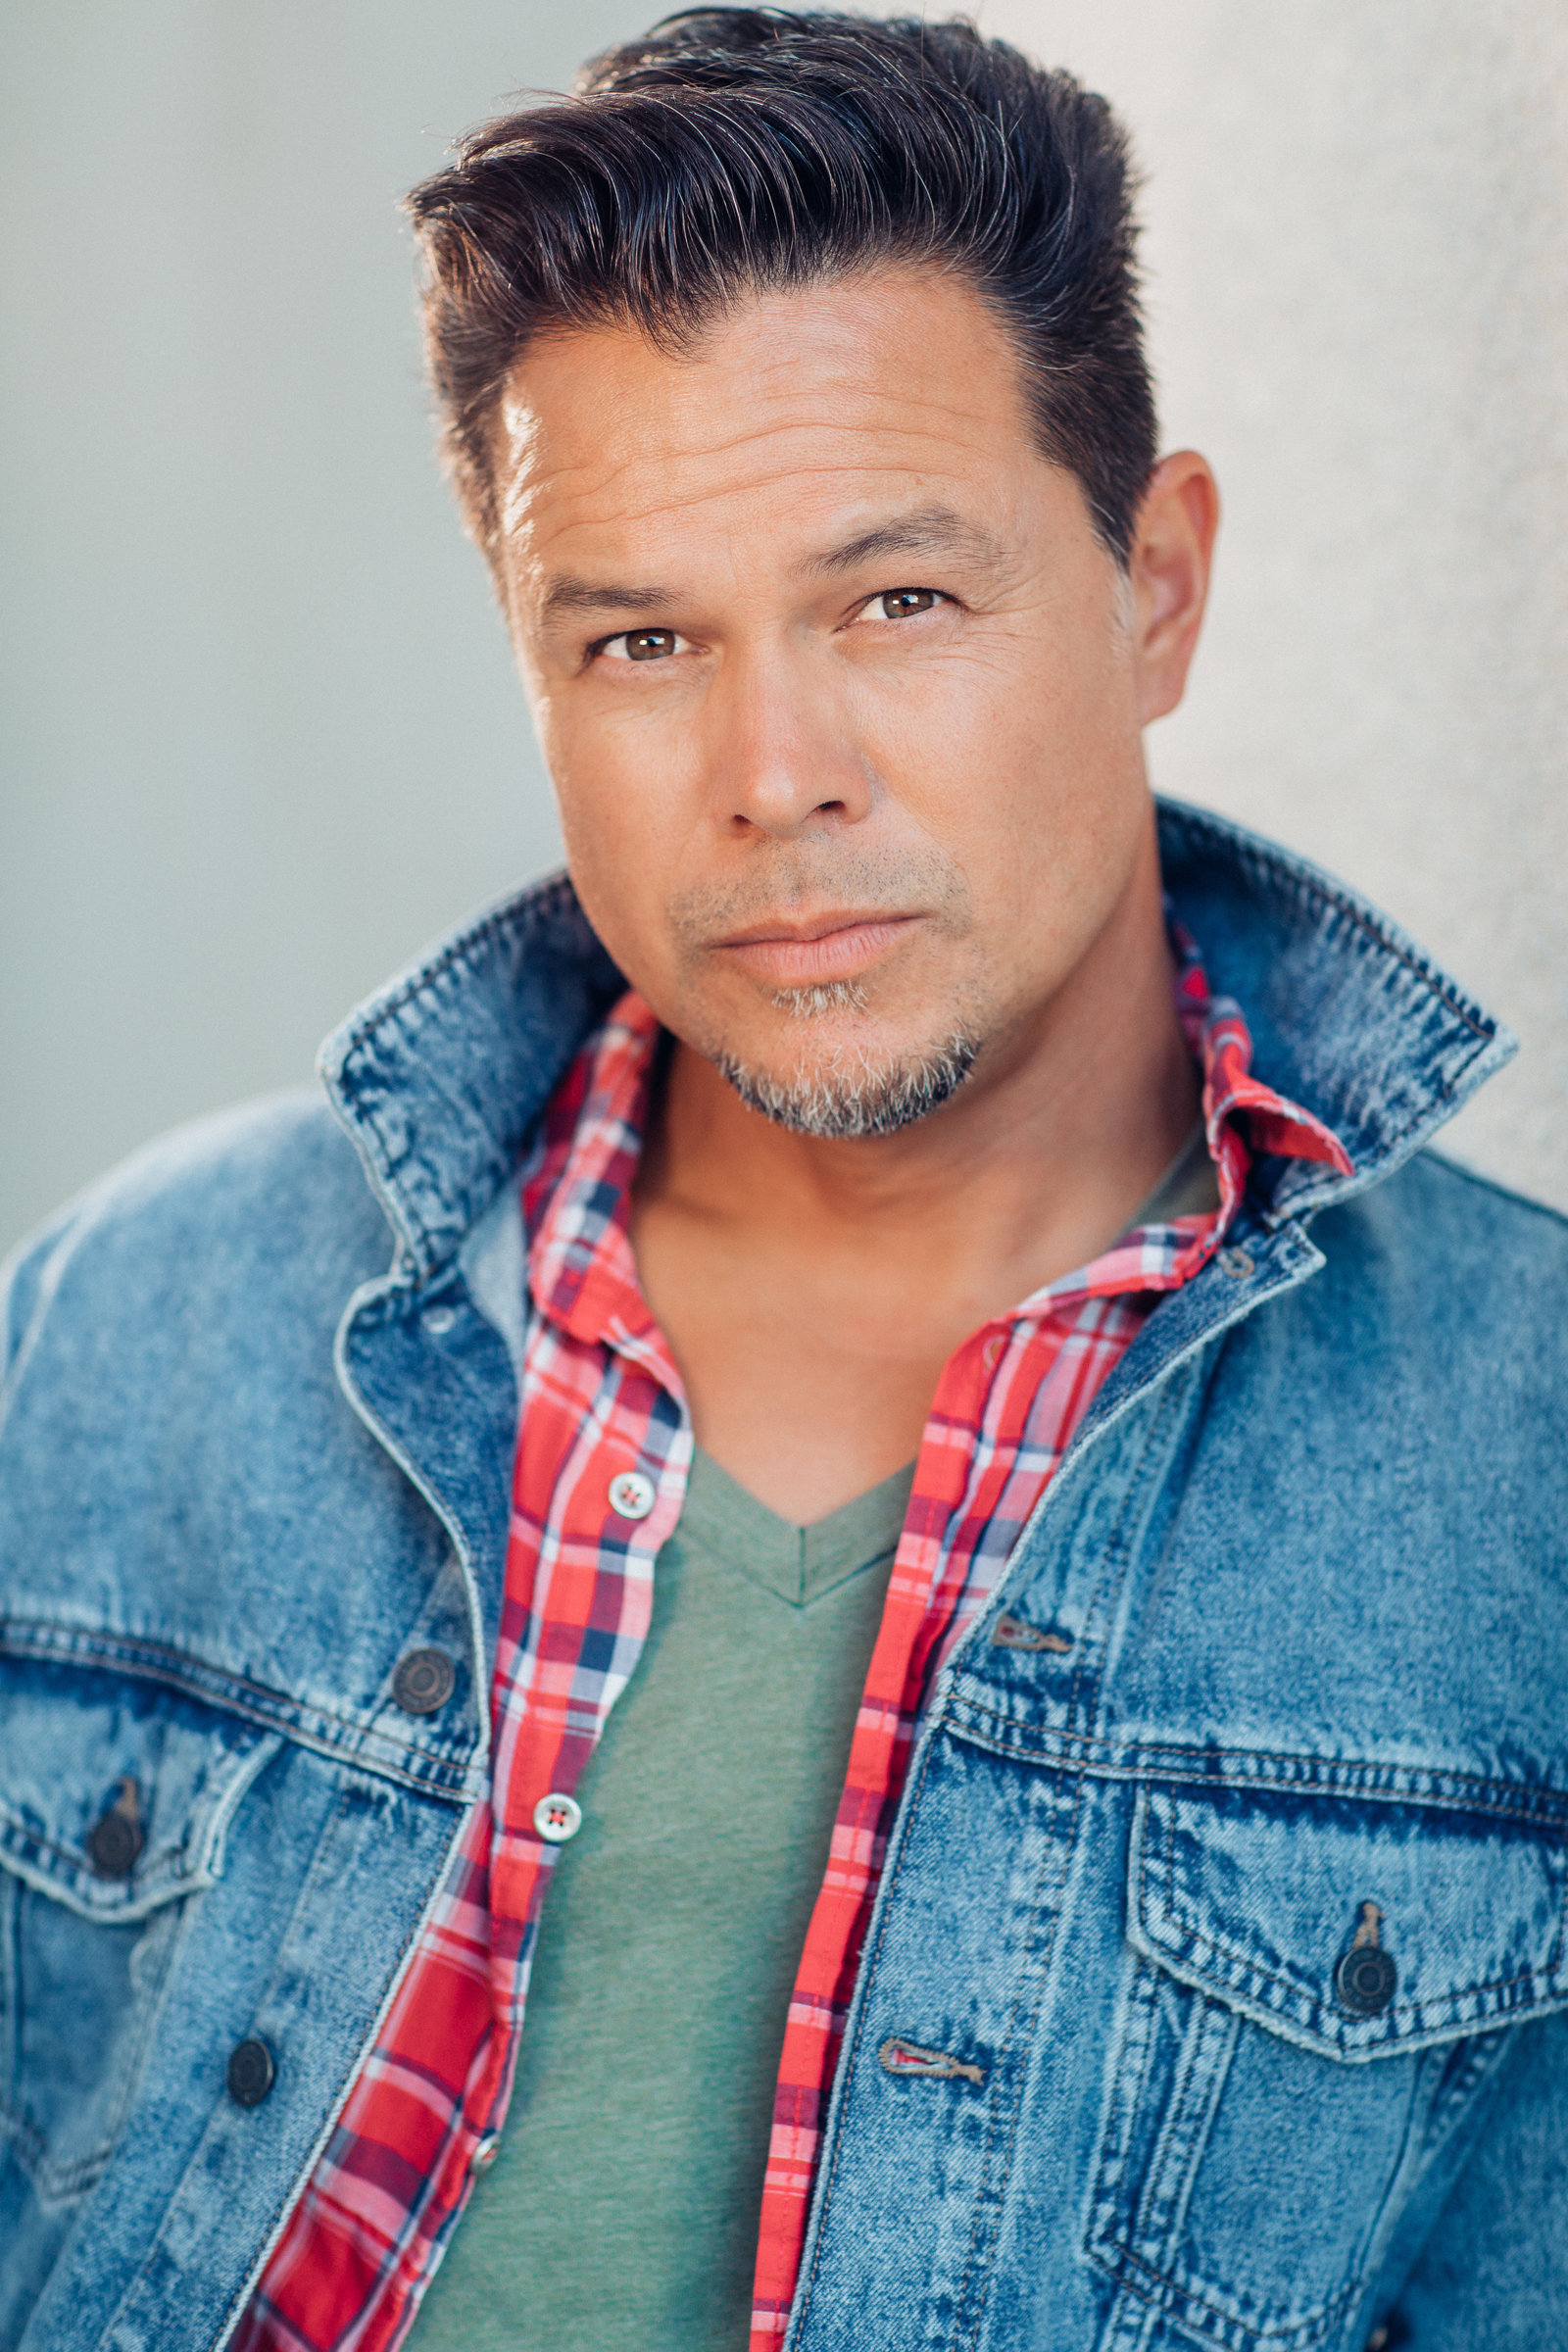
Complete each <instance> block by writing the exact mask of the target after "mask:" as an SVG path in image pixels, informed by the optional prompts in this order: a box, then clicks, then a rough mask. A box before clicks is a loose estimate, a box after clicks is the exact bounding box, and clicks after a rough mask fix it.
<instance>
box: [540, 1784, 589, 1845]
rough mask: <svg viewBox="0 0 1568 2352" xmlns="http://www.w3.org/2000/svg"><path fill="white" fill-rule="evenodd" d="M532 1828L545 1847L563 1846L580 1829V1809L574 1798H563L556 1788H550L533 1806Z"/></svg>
mask: <svg viewBox="0 0 1568 2352" xmlns="http://www.w3.org/2000/svg"><path fill="white" fill-rule="evenodd" d="M533 1826H534V1828H535V1829H536V1830H537V1831H538V1833H539V1835H540V1837H541V1838H543V1839H544V1841H545V1843H546V1845H564V1844H565V1842H566V1839H567V1838H575V1837H576V1835H577V1832H578V1831H579V1830H580V1829H581V1828H582V1807H581V1805H579V1804H578V1802H577V1799H576V1798H575V1797H574V1796H563V1795H562V1793H561V1791H560V1790H559V1789H551V1791H550V1794H549V1795H548V1796H542V1797H541V1798H540V1799H539V1802H538V1803H537V1804H536V1805H535V1807H534V1809H533Z"/></svg>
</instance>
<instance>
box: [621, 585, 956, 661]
mask: <svg viewBox="0 0 1568 2352" xmlns="http://www.w3.org/2000/svg"><path fill="white" fill-rule="evenodd" d="M900 596H910V597H913V596H925V597H929V598H930V600H931V601H930V603H929V604H928V605H920V606H917V607H916V608H915V611H914V612H913V613H883V614H882V615H881V617H882V619H883V620H885V621H890V622H896V621H899V620H913V619H915V618H917V617H918V615H919V613H934V612H935V611H936V609H937V607H938V606H939V605H945V604H947V603H949V602H950V599H949V598H948V596H947V594H946V593H945V591H944V590H942V589H941V588H879V589H878V590H877V592H876V594H875V595H874V596H868V597H867V598H866V600H865V602H864V604H862V605H861V606H860V607H859V608H858V611H857V613H856V618H857V619H858V618H859V617H860V614H861V613H867V612H869V610H870V608H871V607H872V606H873V605H881V604H891V603H892V602H893V600H894V599H895V598H896V597H900ZM646 637H667V638H669V640H670V648H669V653H668V654H662V655H661V654H642V655H638V654H634V653H633V652H632V651H631V646H632V643H633V641H634V640H635V639H637V638H646ZM617 645H623V646H625V648H626V651H625V652H624V653H623V654H613V653H612V652H611V648H612V647H613V646H617ZM683 648H686V639H685V638H684V637H682V636H681V634H680V632H679V631H678V630H677V629H617V630H616V631H615V634H614V635H613V637H601V638H600V640H599V642H598V643H597V644H596V645H595V646H593V647H591V648H590V658H591V659H593V660H595V661H597V660H598V659H599V658H600V656H601V655H609V656H610V659H611V660H612V661H619V662H636V661H644V662H656V661H668V660H670V659H671V657H672V656H673V655H675V654H678V653H680V652H681V651H682V650H683ZM687 650H689V649H687Z"/></svg>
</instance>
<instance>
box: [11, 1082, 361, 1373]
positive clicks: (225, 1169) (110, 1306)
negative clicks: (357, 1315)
mask: <svg viewBox="0 0 1568 2352" xmlns="http://www.w3.org/2000/svg"><path fill="white" fill-rule="evenodd" d="M390 1254H391V1233H390V1228H389V1226H388V1223H387V1220H386V1218H385V1216H384V1215H383V1213H382V1211H381V1209H380V1207H379V1205H378V1203H377V1201H376V1200H375V1197H374V1195H373V1194H372V1193H371V1191H370V1189H369V1187H368V1183H367V1181H366V1176H365V1172H364V1169H363V1168H362V1166H361V1164H360V1161H359V1158H358V1155H357V1153H356V1152H355V1150H354V1147H353V1145H352V1144H351V1143H350V1142H349V1140H348V1138H347V1136H345V1135H344V1133H343V1131H342V1129H341V1128H340V1127H339V1126H338V1124H337V1121H336V1120H335V1119H334V1118H333V1116H332V1113H331V1111H330V1109H329V1108H328V1106H327V1105H326V1103H324V1102H323V1101H322V1100H321V1098H320V1097H319V1095H316V1094H312V1093H308V1092H306V1091H304V1090H301V1091H299V1092H297V1093H290V1094H286V1095H278V1096H272V1097H269V1098H267V1099H265V1100H263V1101H260V1102H256V1103H244V1104H241V1105H240V1106H239V1107H238V1108H236V1109H232V1110H226V1111H221V1112H218V1113H215V1114H214V1115H212V1116H210V1117H207V1118H202V1119H198V1120H195V1121H193V1122H192V1123H191V1124H189V1125H188V1126H183V1127H179V1128H176V1129H174V1130H173V1131H172V1133H171V1134H168V1135H166V1136H162V1137H160V1138H159V1139H158V1140H157V1141H156V1142H154V1143H152V1144H149V1145H147V1146H146V1147H145V1148H144V1149H143V1150H141V1151H139V1152H135V1153H134V1154H133V1155H132V1156H131V1157H130V1158H128V1159H126V1160H124V1161H123V1162H122V1163H121V1165H120V1166H118V1167H116V1168H113V1169H111V1170H110V1172H109V1173H108V1174H107V1175H106V1176H103V1177H101V1178H99V1179H98V1180H97V1182H96V1183H94V1184H92V1185H91V1186H89V1187H88V1188H87V1190H86V1191H85V1192H83V1193H81V1194H79V1195H78V1196H77V1197H76V1199H75V1200H73V1201H70V1202H68V1203H67V1204H66V1206H65V1207H63V1208H62V1209H60V1210H59V1211H58V1212H57V1213H56V1215H55V1216H54V1217H52V1218H51V1219H50V1220H49V1221H48V1223H47V1224H45V1225H44V1226H42V1227H41V1228H40V1229H39V1231H38V1232H37V1233H35V1234H34V1235H32V1236H31V1237H30V1238H29V1239H28V1240H26V1241H25V1242H24V1243H23V1244H22V1245H21V1246H20V1248H19V1249H17V1250H15V1251H14V1252H13V1254H12V1256H11V1258H10V1259H9V1261H8V1262H7V1264H6V1265H5V1267H4V1268H0V1364H3V1366H4V1368H5V1371H6V1372H8V1373H11V1372H16V1371H19V1370H20V1369H21V1359H22V1358H23V1357H24V1356H25V1354H26V1352H27V1350H28V1348H29V1346H30V1344H31V1341H32V1339H33V1337H34V1336H35V1334H36V1332H37V1330H38V1327H39V1325H40V1323H41V1322H42V1321H43V1320H44V1319H45V1318H50V1319H52V1320H55V1319H58V1318H59V1317H60V1316H61V1315H65V1316H66V1317H67V1318H68V1319H69V1320H71V1321H73V1322H81V1323H82V1324H84V1325H86V1324H92V1325H96V1326H97V1327H98V1329H99V1331H100V1332H105V1333H106V1332H109V1331H112V1330H114V1329H115V1328H116V1327H119V1328H122V1329H123V1328H124V1327H125V1325H126V1324H127V1322H137V1323H140V1324H141V1325H142V1327H143V1328H145V1327H146V1318H148V1317H152V1318H155V1319H156V1320H160V1321H164V1320H167V1319H169V1318H170V1317H171V1315H173V1316H175V1317H176V1318H183V1317H184V1316H185V1315H187V1314H188V1313H189V1312H190V1311H191V1310H192V1309H193V1308H194V1309H196V1310H198V1311H199V1310H200V1308H201V1306H202V1304H203V1302H204V1301H205V1302H208V1303H211V1304H213V1305H216V1304H217V1303H218V1302H219V1300H220V1299H225V1298H227V1297H229V1296H236V1297H242V1296H245V1295H247V1294H248V1295H249V1296H250V1297H251V1298H252V1299H254V1298H255V1297H256V1295H257V1292H256V1288H255V1286H257V1285H258V1284H265V1285H266V1287H267V1292H268V1294H269V1295H270V1296H271V1297H273V1298H276V1297H278V1296H279V1294H280V1293H284V1294H289V1293H292V1294H293V1295H294V1296H296V1297H299V1296H301V1295H302V1294H303V1295H305V1296H316V1297H319V1298H320V1299H322V1300H323V1301H324V1300H326V1299H335V1301H336V1307H337V1308H338V1309H341V1307H342V1304H343V1302H344V1300H345V1299H346V1298H347V1297H348V1295H349V1293H350V1291H352V1290H353V1289H354V1288H356V1287H357V1286H358V1284H360V1283H361V1282H364V1281H367V1280H368V1279H369V1278H370V1277H372V1276H373V1275H375V1274H378V1273H382V1272H384V1271H385V1269H386V1266H387V1264H388V1261H389V1258H390Z"/></svg>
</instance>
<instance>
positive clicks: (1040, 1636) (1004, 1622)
mask: <svg viewBox="0 0 1568 2352" xmlns="http://www.w3.org/2000/svg"><path fill="white" fill-rule="evenodd" d="M991 1640H992V1642H993V1643H994V1645H995V1646H996V1647H997V1648H998V1649H1050V1650H1054V1652H1055V1653H1056V1655H1057V1656H1058V1657H1065V1656H1066V1654H1067V1652H1068V1651H1069V1650H1070V1649H1071V1647H1072V1643H1071V1642H1069V1641H1068V1640H1067V1637H1066V1636H1065V1634H1054V1633H1052V1632H1051V1631H1050V1630H1049V1629H1048V1628H1045V1627H1042V1626H1038V1625H1031V1624H1030V1623H1029V1622H1028V1620H1027V1618H1023V1617H999V1618H998V1619H997V1630H996V1632H995V1633H994V1634H993V1635H992V1637H991Z"/></svg>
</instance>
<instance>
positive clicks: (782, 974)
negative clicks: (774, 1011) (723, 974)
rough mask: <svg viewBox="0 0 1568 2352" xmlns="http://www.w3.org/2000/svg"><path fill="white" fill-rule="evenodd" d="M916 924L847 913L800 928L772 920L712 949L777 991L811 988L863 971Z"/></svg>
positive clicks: (812, 919)
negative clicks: (826, 981) (777, 989)
mask: <svg viewBox="0 0 1568 2352" xmlns="http://www.w3.org/2000/svg"><path fill="white" fill-rule="evenodd" d="M919 920H920V917H919V916H918V915H917V914H861V913H857V912H851V911H847V910H840V911H838V912H835V913H832V914H820V915H812V916H809V917H808V918H807V919H806V920H804V921H801V922H789V921H786V920H785V918H784V917H782V916H780V915H773V916H770V917H768V918H767V919H766V920H764V921H762V922H760V923H754V924H753V925H752V926H751V928H750V929H749V930H746V931H738V932H736V933H735V935H734V937H733V938H731V939H721V940H717V941H715V943H714V945H715V948H716V950H717V952H718V954H720V955H721V956H723V957H724V958H725V960H726V961H727V962H733V963H737V964H739V965H740V966H741V968H742V969H743V970H745V971H748V972H752V973H754V974H755V975H756V977H757V978H758V979H760V980H766V981H768V982H770V983H771V984H772V985H773V986H774V987H776V988H809V987H811V986H812V985H813V984H816V983H818V982H821V981H825V980H843V979H846V978H847V977H848V976H849V975H850V974H851V973H852V972H858V971H863V970H864V968H865V966H866V965H867V964H870V963H874V962H875V961H876V959H877V957H878V956H883V955H885V954H886V953H887V951H888V950H889V949H890V948H891V947H892V946H894V945H895V943H896V942H897V941H899V940H901V939H903V938H905V937H906V935H907V933H908V932H909V931H910V930H912V929H913V927H914V925H915V924H916V923H917V922H918V921H919Z"/></svg>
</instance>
